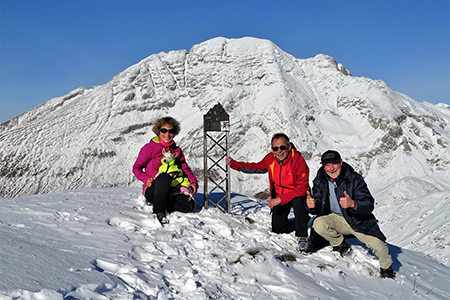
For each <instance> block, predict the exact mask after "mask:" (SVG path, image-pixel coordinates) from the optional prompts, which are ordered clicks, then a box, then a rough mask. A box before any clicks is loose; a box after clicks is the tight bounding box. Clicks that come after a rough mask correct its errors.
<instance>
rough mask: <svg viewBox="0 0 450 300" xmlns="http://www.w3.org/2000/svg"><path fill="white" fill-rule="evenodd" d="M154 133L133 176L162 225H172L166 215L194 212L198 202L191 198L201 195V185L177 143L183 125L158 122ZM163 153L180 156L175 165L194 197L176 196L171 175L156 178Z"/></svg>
mask: <svg viewBox="0 0 450 300" xmlns="http://www.w3.org/2000/svg"><path fill="white" fill-rule="evenodd" d="M153 132H154V133H155V134H156V136H155V137H154V138H152V140H151V141H150V142H149V143H147V144H145V145H144V147H142V148H141V151H140V152H139V155H138V158H137V159H136V162H135V163H134V165H133V174H134V175H135V176H136V178H137V179H139V180H140V181H142V182H143V183H144V185H143V193H144V196H145V198H146V199H147V202H148V203H151V204H153V213H155V214H156V216H157V218H158V220H159V221H160V222H161V223H162V224H166V223H168V220H167V218H166V211H167V212H172V211H182V212H190V211H193V210H194V208H195V200H194V199H193V197H192V196H191V195H195V193H196V192H197V188H198V182H197V178H196V177H195V175H194V173H192V170H191V169H190V168H189V166H188V164H187V163H186V160H185V157H184V154H183V151H182V150H181V148H180V147H178V146H177V145H176V144H175V141H174V140H173V139H174V137H175V136H176V135H177V134H179V133H180V123H179V122H178V121H177V120H175V119H174V118H172V117H164V118H161V119H159V120H158V121H156V123H155V125H154V126H153ZM163 149H164V150H165V152H167V151H170V152H171V153H174V154H175V153H176V161H175V163H176V164H177V165H178V167H179V168H180V169H181V170H183V172H184V176H187V178H188V180H189V182H190V184H189V186H188V188H189V190H190V192H191V195H185V194H183V193H178V194H174V193H173V191H172V187H171V183H172V179H173V177H172V176H171V175H169V174H168V173H161V174H159V175H158V176H156V175H157V174H158V172H159V167H160V166H161V164H162V163H161V159H162V158H163ZM155 177H156V178H155Z"/></svg>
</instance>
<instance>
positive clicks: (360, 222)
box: [306, 150, 395, 278]
mask: <svg viewBox="0 0 450 300" xmlns="http://www.w3.org/2000/svg"><path fill="white" fill-rule="evenodd" d="M321 163H322V167H321V168H320V169H319V171H318V172H317V176H316V178H314V181H313V189H312V192H313V196H311V194H310V193H309V192H308V193H307V200H306V204H307V207H308V209H309V211H310V212H311V213H312V214H314V215H317V217H316V219H315V220H314V223H313V229H314V230H315V231H316V232H317V233H318V234H319V235H321V236H322V237H323V238H325V239H326V240H327V241H328V242H329V243H330V244H331V246H332V247H333V251H338V252H339V253H340V254H341V255H342V256H344V255H345V254H346V253H347V252H349V251H350V246H349V244H348V243H347V242H346V241H345V238H344V236H345V235H353V236H355V237H356V238H357V239H359V240H360V241H361V242H363V243H364V244H366V245H367V246H368V247H369V248H370V249H372V251H373V253H374V254H375V255H376V256H377V257H378V259H379V260H380V277H382V278H395V272H394V270H393V268H392V258H391V255H390V254H389V249H388V247H387V245H386V242H385V241H386V237H385V236H384V234H383V233H382V232H381V230H380V228H379V227H378V221H377V220H376V219H375V216H374V215H373V214H372V211H373V209H374V199H373V197H372V195H371V194H370V191H369V189H368V188H367V184H366V182H365V181H364V179H363V177H362V176H361V175H359V174H358V173H356V172H355V171H354V170H353V168H352V167H351V166H350V165H349V164H347V163H345V162H343V161H342V159H341V155H340V154H339V153H338V152H336V151H333V150H328V151H326V152H325V153H324V154H323V155H322V158H321Z"/></svg>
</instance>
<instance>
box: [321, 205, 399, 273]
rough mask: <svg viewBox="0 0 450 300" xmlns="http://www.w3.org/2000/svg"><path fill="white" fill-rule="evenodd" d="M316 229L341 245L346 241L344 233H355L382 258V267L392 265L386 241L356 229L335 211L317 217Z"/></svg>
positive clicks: (334, 244)
mask: <svg viewBox="0 0 450 300" xmlns="http://www.w3.org/2000/svg"><path fill="white" fill-rule="evenodd" d="M313 228H314V230H315V231H316V232H317V233H318V234H320V235H321V236H322V237H323V238H325V239H326V240H327V241H329V242H330V244H331V246H333V247H335V246H339V245H340V244H341V243H342V242H343V241H344V235H351V234H352V235H354V236H355V237H356V238H357V239H358V240H360V241H361V242H363V243H364V244H366V245H367V247H369V248H370V249H372V251H373V253H374V254H375V255H376V256H377V257H378V259H379V260H380V267H381V268H383V269H387V268H389V267H390V266H391V265H392V257H391V255H390V254H389V249H388V247H387V245H386V243H385V242H383V241H382V240H380V239H379V238H376V237H373V236H371V235H366V234H363V233H361V232H357V231H354V230H353V229H352V228H351V227H350V225H348V223H347V221H345V219H344V218H343V217H342V216H340V215H337V214H335V213H331V214H329V215H326V216H320V217H317V218H316V219H315V220H314V224H313Z"/></svg>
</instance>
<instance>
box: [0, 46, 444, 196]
mask: <svg viewBox="0 0 450 300" xmlns="http://www.w3.org/2000/svg"><path fill="white" fill-rule="evenodd" d="M349 74H350V72H349V71H347V70H346V69H345V67H344V66H342V64H338V63H337V62H336V61H335V60H334V59H333V58H331V57H329V56H326V55H323V54H319V55H317V56H316V57H313V58H309V59H296V58H294V57H293V56H291V55H289V54H287V53H285V52H283V51H282V50H281V49H280V48H278V47H277V46H276V45H275V44H273V43H272V42H271V41H268V40H260V39H255V38H242V39H225V38H215V39H212V40H208V41H206V42H204V43H201V44H198V45H195V46H193V47H192V49H191V50H190V51H189V52H187V51H185V50H180V51H171V52H169V53H163V52H162V53H159V54H154V55H151V56H149V57H147V58H146V59H144V60H142V61H141V62H139V63H138V64H136V65H133V66H131V67H129V68H128V69H126V70H125V71H123V72H122V73H120V74H118V75H117V76H115V77H114V78H112V79H111V80H110V81H109V82H108V83H107V84H105V85H102V86H95V87H92V88H91V89H85V88H78V89H76V90H74V91H72V92H70V93H69V94H67V95H65V96H62V97H57V98H53V99H51V100H49V101H47V102H45V103H43V104H41V105H39V106H37V107H35V108H34V109H32V110H30V111H28V112H26V113H24V114H22V115H20V116H18V117H16V118H14V119H12V120H10V121H8V122H5V123H3V124H1V126H0V136H1V144H0V146H1V147H0V161H1V163H0V166H1V167H0V183H1V189H0V195H1V196H3V197H15V196H20V195H29V194H36V193H48V192H52V191H62V190H73V189H79V188H87V187H108V186H137V185H138V183H137V182H136V179H135V178H134V176H133V175H132V174H131V171H130V170H131V166H132V164H133V162H134V160H135V158H136V155H137V153H138V151H139V149H140V147H141V146H142V145H143V144H144V143H146V142H147V141H148V140H149V139H150V138H151V137H152V135H153V133H152V132H151V127H152V125H153V122H154V121H155V120H156V119H158V118H159V117H161V116H165V115H172V116H174V117H175V118H177V119H179V120H180V121H181V124H182V132H181V134H180V135H179V136H178V137H177V142H178V143H179V144H180V145H181V146H182V147H183V149H184V150H185V152H186V155H187V157H188V159H189V161H190V164H191V165H192V167H193V169H194V170H196V174H197V175H199V176H200V175H201V171H200V170H201V169H202V159H201V157H202V155H203V153H202V147H201V146H200V145H202V139H203V132H202V120H203V118H202V116H203V115H204V114H205V113H206V112H207V111H208V110H209V109H211V108H212V107H213V106H214V105H215V104H216V103H217V102H220V103H221V104H222V105H223V106H224V108H225V109H226V110H227V112H228V113H229V114H230V121H231V132H230V134H231V139H232V143H231V145H232V146H231V149H230V153H231V154H232V155H233V157H234V158H235V159H247V158H248V159H250V160H251V159H253V160H257V159H259V158H261V157H262V156H263V155H264V154H265V153H266V152H267V150H269V146H268V140H269V138H270V136H271V135H272V134H274V133H276V132H285V133H286V134H288V135H289V136H290V137H291V139H292V141H293V142H294V144H295V145H296V147H297V148H298V149H299V150H300V151H301V152H302V154H303V155H304V157H305V159H306V160H307V162H308V163H309V165H310V166H314V167H316V166H317V163H318V158H319V156H320V153H321V152H323V151H325V150H327V149H337V150H339V151H341V152H342V155H343V157H344V158H345V159H348V160H350V162H351V163H352V164H354V165H355V167H356V169H358V170H359V171H360V172H361V173H363V175H364V176H368V178H369V179H370V180H372V181H373V182H374V184H376V185H377V188H381V187H384V186H385V185H386V184H387V183H388V182H392V181H393V180H398V179H401V178H402V177H403V176H402V175H408V176H417V177H419V178H422V179H426V180H427V181H430V183H432V184H435V185H437V186H438V187H441V186H446V187H448V186H450V182H449V181H448V180H447V182H443V181H442V178H443V177H444V178H450V172H449V165H450V151H449V150H448V149H449V148H448V147H449V145H450V130H449V126H448V125H449V123H450V112H449V109H448V108H444V107H439V106H435V105H432V104H428V103H418V102H417V101H415V100H413V99H411V98H409V97H407V96H406V95H403V94H400V93H398V92H395V91H393V90H391V89H390V88H389V87H388V86H387V85H386V84H385V83H384V82H382V81H380V80H371V79H367V78H362V77H352V76H350V75H349ZM411 165H415V166H416V167H415V168H411ZM313 169H315V168H313ZM370 170H373V171H375V172H370ZM399 175H400V176H399ZM239 176H242V175H236V176H235V177H239ZM264 179H265V178H264ZM264 179H262V178H261V179H260V180H259V181H260V182H263V180H264ZM239 182H240V181H238V180H236V181H234V182H233V186H234V188H236V192H242V193H247V194H253V195H254V194H255V193H257V192H258V191H260V189H261V187H260V186H258V185H253V188H252V187H249V186H248V185H247V186H245V187H243V186H240V185H239Z"/></svg>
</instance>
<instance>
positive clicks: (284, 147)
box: [272, 145, 288, 152]
mask: <svg viewBox="0 0 450 300" xmlns="http://www.w3.org/2000/svg"><path fill="white" fill-rule="evenodd" d="M279 148H280V150H281V151H284V150H286V149H287V148H288V147H287V146H284V145H283V146H280V147H279ZM272 150H273V152H277V151H278V147H272Z"/></svg>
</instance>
